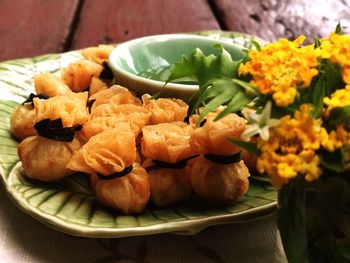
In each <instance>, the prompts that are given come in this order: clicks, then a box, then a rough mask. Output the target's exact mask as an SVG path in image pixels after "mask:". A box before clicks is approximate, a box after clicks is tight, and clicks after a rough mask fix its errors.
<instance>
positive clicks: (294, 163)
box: [257, 104, 328, 188]
mask: <svg viewBox="0 0 350 263" xmlns="http://www.w3.org/2000/svg"><path fill="white" fill-rule="evenodd" d="M309 112H310V107H309V106H308V105H305V104H304V105H301V107H300V111H297V112H296V113H295V114H294V116H293V118H292V117H290V116H285V117H282V118H281V121H280V123H279V124H278V125H277V126H274V127H273V128H271V131H270V132H271V133H270V137H269V140H267V141H264V140H262V139H260V138H259V139H258V140H257V145H258V148H259V149H260V150H261V155H260V157H259V158H258V162H257V168H258V171H259V172H261V173H263V172H266V173H268V174H269V175H270V176H271V182H272V184H273V185H275V186H276V187H277V188H280V187H281V186H282V185H283V184H285V183H287V182H288V180H289V179H291V178H294V177H296V176H297V175H298V174H304V175H305V179H306V180H310V181H311V180H314V179H316V178H318V177H319V176H320V175H321V173H322V170H321V168H320V166H319V165H320V159H319V157H318V155H317V154H316V151H317V150H318V149H320V147H321V146H322V145H323V141H324V140H325V139H328V134H327V131H326V130H325V129H324V128H323V127H322V126H321V124H322V123H321V120H316V119H313V118H312V117H311V116H310V115H309Z"/></svg>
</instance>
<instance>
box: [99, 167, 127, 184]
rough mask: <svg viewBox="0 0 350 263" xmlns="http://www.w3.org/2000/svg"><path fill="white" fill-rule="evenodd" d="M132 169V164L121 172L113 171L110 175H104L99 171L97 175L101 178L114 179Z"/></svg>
mask: <svg viewBox="0 0 350 263" xmlns="http://www.w3.org/2000/svg"><path fill="white" fill-rule="evenodd" d="M131 171H132V165H130V166H128V167H126V168H125V169H124V170H123V171H121V172H117V173H113V174H110V175H102V174H99V173H97V177H98V178H99V179H100V180H112V179H114V178H118V177H123V176H125V175H127V174H129V173H130V172H131Z"/></svg>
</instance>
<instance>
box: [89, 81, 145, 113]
mask: <svg viewBox="0 0 350 263" xmlns="http://www.w3.org/2000/svg"><path fill="white" fill-rule="evenodd" d="M89 100H95V101H94V103H93V104H92V107H91V110H92V111H93V110H94V109H95V108H96V107H98V106H99V105H102V104H109V103H111V104H134V105H138V106H141V105H142V102H141V100H140V99H139V98H137V97H136V96H135V95H134V94H133V93H132V92H131V91H129V90H128V89H126V88H124V87H122V86H119V85H113V86H112V87H110V88H109V89H106V90H102V91H99V92H97V93H95V94H93V95H91V96H90V98H89Z"/></svg>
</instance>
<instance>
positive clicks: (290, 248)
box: [276, 176, 308, 263]
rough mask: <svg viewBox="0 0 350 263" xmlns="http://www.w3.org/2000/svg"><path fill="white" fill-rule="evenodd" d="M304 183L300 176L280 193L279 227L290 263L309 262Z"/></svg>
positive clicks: (278, 208)
mask: <svg viewBox="0 0 350 263" xmlns="http://www.w3.org/2000/svg"><path fill="white" fill-rule="evenodd" d="M303 181H304V177H303V176H298V177H297V178H295V179H293V180H291V181H290V182H289V184H287V185H284V186H283V187H282V189H280V190H279V192H278V207H277V218H276V219H277V226H278V229H279V231H280V234H281V240H282V243H283V248H284V251H285V253H286V256H287V259H288V262H290V263H303V262H308V260H307V258H308V257H307V255H308V253H307V235H306V224H305V219H306V216H305V198H306V197H305V189H304V183H303Z"/></svg>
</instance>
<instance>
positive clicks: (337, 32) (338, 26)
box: [335, 22, 344, 35]
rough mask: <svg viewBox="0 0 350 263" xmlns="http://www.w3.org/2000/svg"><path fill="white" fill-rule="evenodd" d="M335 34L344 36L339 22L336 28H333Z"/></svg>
mask: <svg viewBox="0 0 350 263" xmlns="http://www.w3.org/2000/svg"><path fill="white" fill-rule="evenodd" d="M335 33H336V34H338V35H344V31H343V29H342V27H341V25H340V22H339V23H338V25H337V27H336V28H335Z"/></svg>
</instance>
